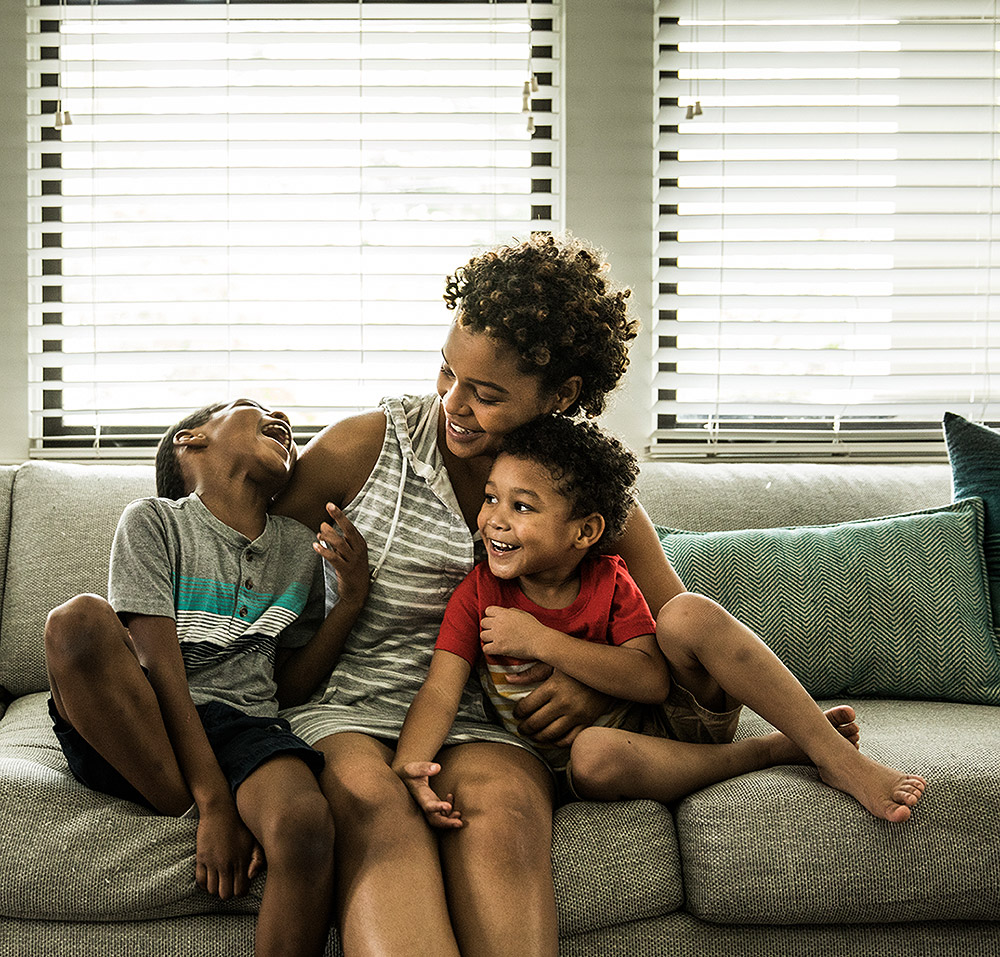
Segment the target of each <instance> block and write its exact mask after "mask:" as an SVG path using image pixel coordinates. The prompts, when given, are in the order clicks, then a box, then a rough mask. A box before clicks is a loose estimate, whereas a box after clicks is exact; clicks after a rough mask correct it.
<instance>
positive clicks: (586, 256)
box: [444, 234, 639, 416]
mask: <svg viewBox="0 0 1000 957" xmlns="http://www.w3.org/2000/svg"><path fill="white" fill-rule="evenodd" d="M606 273H607V264H606V263H605V262H604V261H603V259H602V256H601V254H600V253H599V252H598V250H597V249H595V248H594V247H593V246H591V245H589V244H587V243H585V242H583V241H582V240H579V239H575V238H573V237H568V236H567V237H563V238H560V239H557V238H555V237H554V236H551V235H549V234H534V235H532V237H531V238H530V239H526V240H525V241H524V242H522V243H519V244H518V245H514V246H500V247H498V248H496V249H493V250H490V251H489V252H485V253H483V254H482V255H479V256H475V257H474V258H473V259H471V260H470V261H469V262H468V263H467V264H466V265H465V266H462V267H461V268H459V269H457V270H456V271H455V275H454V276H449V277H448V282H447V286H446V287H445V294H444V298H445V302H446V303H447V305H448V308H449V309H456V310H458V320H457V321H458V322H459V323H460V324H461V325H462V326H464V327H465V328H467V329H469V330H471V331H473V332H484V333H486V334H487V335H488V336H490V338H492V339H496V340H497V341H499V342H503V343H506V344H508V345H510V346H512V347H513V348H514V349H515V350H516V351H517V353H518V355H519V356H520V368H521V371H522V372H524V373H526V374H530V375H534V376H538V377H539V378H540V379H541V382H542V386H543V387H544V388H546V389H548V390H550V391H554V390H555V389H556V388H558V387H559V386H560V385H562V383H563V382H565V381H566V380H567V379H568V378H570V377H571V376H574V375H578V376H580V377H581V378H582V380H583V388H582V390H581V392H580V396H579V399H578V401H577V402H575V403H574V404H573V405H572V406H571V407H570V408H568V409H567V410H566V411H567V413H569V414H571V415H572V414H575V413H576V412H578V411H579V410H580V409H582V410H583V411H584V412H585V413H586V414H587V415H588V416H596V415H599V414H600V413H601V412H603V411H604V405H605V399H606V397H607V394H608V393H609V392H611V390H612V389H614V387H615V386H616V385H617V384H618V381H619V379H621V377H622V376H623V375H624V373H625V370H626V369H627V368H628V344H629V342H631V340H632V339H634V338H635V337H636V334H637V333H638V330H639V323H638V322H637V321H636V320H634V319H631V318H630V317H629V314H628V298H629V296H630V295H631V290H630V289H618V288H615V287H613V286H612V284H611V283H610V282H609V280H608V279H607V278H606V275H605V274H606Z"/></svg>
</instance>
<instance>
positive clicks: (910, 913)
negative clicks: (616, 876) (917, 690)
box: [677, 700, 1000, 924]
mask: <svg viewBox="0 0 1000 957" xmlns="http://www.w3.org/2000/svg"><path fill="white" fill-rule="evenodd" d="M831 704H832V702H831ZM825 706H827V707H828V706H829V704H827V705H825ZM855 708H856V710H857V712H858V720H859V724H860V725H861V744H862V750H863V751H864V752H865V753H866V754H869V755H870V756H871V757H873V758H875V759H876V760H879V761H882V762H884V763H886V764H889V765H891V766H893V767H897V768H899V769H900V770H901V771H904V772H910V773H918V774H921V775H923V776H924V777H926V778H927V780H928V786H927V790H926V792H925V794H924V796H923V799H922V800H921V802H920V803H919V804H918V805H917V807H916V808H915V809H914V813H913V816H912V818H911V819H910V820H909V821H908V822H905V823H902V824H890V823H888V822H886V821H882V820H879V819H877V818H875V817H873V816H872V815H870V814H869V813H868V812H867V811H866V810H864V809H863V808H862V807H861V805H860V804H858V803H857V802H856V801H855V800H854V799H853V798H851V797H849V796H848V795H846V794H844V793H842V792H840V791H836V790H834V789H833V788H830V787H827V786H826V785H824V784H822V783H821V782H820V780H819V776H818V774H817V772H816V771H815V769H813V768H809V767H802V766H794V767H779V768H774V769H770V770H767V771H761V772H757V773H754V774H747V775H742V776H740V777H737V778H733V779H732V780H729V781H724V782H722V783H721V784H717V785H713V786H712V787H709V788H706V789H704V790H702V791H699V792H696V793H695V794H692V795H690V796H689V797H688V798H686V799H685V800H684V801H682V802H681V803H680V805H679V807H678V809H677V830H678V838H679V840H680V847H681V859H682V863H683V868H684V883H685V890H686V893H687V910H688V911H689V912H690V913H691V914H693V915H694V916H695V917H698V918H701V919H702V920H706V921H713V922H717V923H727V924H746V923H750V924H822V923H838V924H840V923H857V924H864V923H880V922H886V921H888V922H895V921H918V920H997V919H1000V868H998V867H997V866H996V862H997V861H1000V831H998V829H997V828H996V827H994V826H992V824H990V823H989V822H990V821H992V812H991V809H992V808H993V807H994V806H995V804H996V782H997V779H998V776H1000V752H998V750H997V742H998V741H1000V708H997V707H992V706H987V705H965V704H945V703H941V702H914V701H875V700H871V701H861V702H856V703H855ZM770 730H772V729H771V727H770V725H768V724H767V723H766V722H764V721H762V720H761V719H760V718H758V717H757V716H756V715H753V714H747V715H745V717H744V720H743V721H742V722H741V727H740V734H741V735H742V734H745V733H763V732H766V731H770Z"/></svg>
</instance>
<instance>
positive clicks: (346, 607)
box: [274, 503, 371, 708]
mask: <svg viewBox="0 0 1000 957" xmlns="http://www.w3.org/2000/svg"><path fill="white" fill-rule="evenodd" d="M326 510H327V514H328V515H329V517H330V521H329V522H323V524H322V525H321V526H320V530H319V532H318V533H317V535H316V542H315V543H314V544H313V548H314V549H315V550H316V552H317V554H319V555H320V556H321V557H322V558H323V560H324V561H325V562H327V563H328V564H329V565H330V566H331V567H332V568H333V570H334V573H335V574H336V576H337V596H338V600H337V604H336V605H334V606H333V608H331V609H330V613H329V614H328V615H327V616H326V618H325V619H324V620H323V623H322V624H321V625H320V626H319V628H318V629H317V630H316V634H315V635H314V636H313V637H312V639H310V641H309V642H308V643H307V644H305V645H303V646H302V647H301V648H296V649H295V650H294V651H291V652H287V653H285V654H283V655H282V656H281V657H279V659H278V665H277V667H276V668H275V675H274V678H275V682H276V684H277V686H278V704H279V705H280V706H281V707H282V708H288V707H291V706H292V705H296V704H302V702H304V701H308V700H309V696H310V695H311V694H312V693H313V691H315V690H316V687H317V686H318V685H319V684H320V682H321V681H322V680H323V679H324V678H325V677H326V676H327V675H329V674H330V672H331V671H332V670H333V666H334V665H335V664H336V663H337V659H338V658H339V657H340V652H341V651H342V650H343V647H344V641H345V639H346V638H347V635H348V634H349V633H350V630H351V628H353V627H354V622H355V621H357V618H358V615H359V614H360V613H361V609H362V608H363V607H364V604H365V600H366V599H367V598H368V589H369V586H370V584H371V581H370V578H369V570H368V545H367V543H366V542H365V540H364V538H363V537H362V535H361V533H360V532H359V531H358V530H357V529H356V528H355V527H354V525H353V524H352V523H351V521H350V520H349V519H347V518H346V517H345V516H344V513H343V512H342V511H341V510H340V509H339V508H338V507H337V506H336V505H333V504H332V503H328V504H327V506H326Z"/></svg>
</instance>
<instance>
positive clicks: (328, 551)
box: [313, 502, 371, 608]
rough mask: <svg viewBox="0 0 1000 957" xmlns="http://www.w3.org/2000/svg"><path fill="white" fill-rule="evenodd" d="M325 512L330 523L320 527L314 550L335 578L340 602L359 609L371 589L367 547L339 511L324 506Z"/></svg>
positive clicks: (331, 505)
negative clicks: (331, 570)
mask: <svg viewBox="0 0 1000 957" xmlns="http://www.w3.org/2000/svg"><path fill="white" fill-rule="evenodd" d="M326 512H327V515H329V516H330V521H328V522H323V523H322V525H320V527H319V531H318V532H317V533H316V542H315V544H314V545H313V548H314V549H316V551H317V552H318V553H319V554H320V555H321V556H322V557H323V559H324V561H326V562H327V563H328V564H329V565H330V567H331V568H332V569H333V572H334V574H335V575H336V576H337V594H338V595H339V596H340V600H341V601H343V602H345V603H346V604H348V605H353V606H355V607H358V608H360V607H361V605H363V604H364V603H365V599H366V598H367V597H368V588H369V586H370V585H371V577H370V572H369V570H368V544H367V543H366V542H365V540H364V538H363V537H362V535H361V533H360V532H359V531H358V530H357V529H356V528H355V527H354V524H353V523H352V522H351V520H350V519H348V518H347V516H346V515H344V513H343V512H342V511H341V510H340V508H338V507H337V506H336V505H334V504H333V503H332V502H327V504H326Z"/></svg>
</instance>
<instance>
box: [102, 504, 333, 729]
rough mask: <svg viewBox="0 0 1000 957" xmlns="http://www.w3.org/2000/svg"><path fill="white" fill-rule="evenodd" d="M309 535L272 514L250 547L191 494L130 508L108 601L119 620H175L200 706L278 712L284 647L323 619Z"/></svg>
mask: <svg viewBox="0 0 1000 957" xmlns="http://www.w3.org/2000/svg"><path fill="white" fill-rule="evenodd" d="M313 539H314V536H313V534H312V533H311V532H310V531H309V529H307V528H306V527H305V526H304V525H302V524H301V523H299V522H297V521H295V520H294V519H291V518H287V517H285V516H275V515H271V516H268V518H267V524H266V526H265V528H264V531H263V533H262V534H261V535H260V536H259V537H258V538H256V539H254V540H253V541H250V540H249V539H248V538H246V537H245V536H243V535H241V534H240V533H239V532H237V531H236V530H235V529H233V528H230V527H229V526H228V525H226V524H225V523H224V522H221V521H219V519H217V518H216V517H215V516H214V515H213V514H212V513H211V512H210V511H209V510H208V509H207V508H206V507H205V505H204V504H203V503H202V501H201V499H200V498H199V497H198V496H197V495H196V494H195V495H189V496H188V497H187V498H182V499H179V500H177V501H173V500H171V499H163V498H146V499H140V500H138V501H136V502H132V504H131V505H129V506H128V507H127V508H126V509H125V511H124V513H123V514H122V517H121V519H120V520H119V522H118V528H117V530H116V531H115V538H114V543H113V545H112V549H111V568H110V573H109V577H108V599H109V601H110V602H111V605H112V607H113V608H114V609H115V611H116V612H118V614H119V615H123V614H138V615H155V616H159V617H164V618H173V619H174V621H175V622H176V623H177V637H178V639H179V641H180V647H181V654H182V656H183V658H184V666H185V669H186V670H187V677H188V684H189V687H190V689H191V697H192V699H193V700H194V702H195V704H202V703H204V702H206V701H222V702H224V703H225V704H228V705H231V706H232V707H234V708H239V709H240V710H242V711H245V712H247V713H248V714H256V715H273V714H277V711H278V705H277V701H276V700H275V683H274V661H275V654H276V652H277V649H278V647H279V646H301V645H304V644H305V643H306V642H307V641H309V639H310V638H311V637H312V636H313V634H315V631H316V629H317V628H318V627H319V624H320V622H321V621H322V615H323V573H322V570H321V568H320V565H321V562H320V558H319V556H318V555H317V554H316V552H315V551H313V548H312V542H313Z"/></svg>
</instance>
